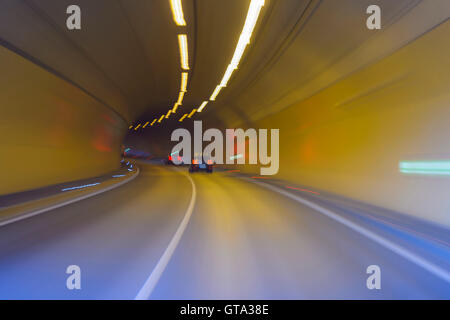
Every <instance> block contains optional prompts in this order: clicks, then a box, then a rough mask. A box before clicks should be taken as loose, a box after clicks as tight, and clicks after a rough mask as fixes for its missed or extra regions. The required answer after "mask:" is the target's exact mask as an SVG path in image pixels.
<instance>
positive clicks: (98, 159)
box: [0, 47, 126, 194]
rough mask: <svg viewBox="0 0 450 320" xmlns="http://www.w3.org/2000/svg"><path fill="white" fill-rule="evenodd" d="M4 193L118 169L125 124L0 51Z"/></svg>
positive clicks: (89, 98)
mask: <svg viewBox="0 0 450 320" xmlns="http://www.w3.org/2000/svg"><path fill="white" fill-rule="evenodd" d="M0 70H1V77H0V109H1V118H0V147H1V148H0V181H1V182H2V183H1V184H0V194H9V193H14V192H19V191H24V190H28V189H34V188H39V187H43V186H47V185H52V184H56V183H61V182H66V181H72V180H78V179H83V178H88V177H93V176H98V175H101V174H104V173H106V172H109V171H112V170H114V169H117V168H118V167H119V164H120V146H121V142H122V140H123V134H124V133H125V132H126V123H125V121H124V120H123V119H122V118H121V117H120V116H119V115H118V114H117V113H115V112H114V111H112V110H111V109H110V108H108V107H107V106H105V105H104V104H102V102H100V101H99V100H98V99H96V98H94V97H93V96H91V95H89V94H87V93H86V92H84V91H83V90H81V89H79V88H78V87H77V86H75V85H73V84H71V83H69V82H67V81H65V80H63V79H62V78H60V77H58V76H56V75H55V74H53V73H51V72H49V71H47V70H46V69H45V68H43V67H41V66H38V65H36V64H34V63H32V62H30V61H29V60H27V59H25V58H23V57H22V56H20V55H18V54H16V53H15V52H13V51H10V50H8V49H6V48H4V47H0Z"/></svg>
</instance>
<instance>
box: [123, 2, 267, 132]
mask: <svg viewBox="0 0 450 320" xmlns="http://www.w3.org/2000/svg"><path fill="white" fill-rule="evenodd" d="M170 6H171V9H172V15H173V20H174V21H175V23H176V25H177V26H181V27H184V26H186V21H185V19H184V13H183V6H182V3H181V0H170ZM263 6H264V0H251V2H250V7H249V9H248V12H247V17H246V19H245V23H244V28H243V29H242V32H241V35H240V36H239V41H238V43H237V45H236V49H235V50H234V54H233V57H232V59H231V62H230V64H229V65H228V67H227V69H226V71H225V73H224V75H223V77H222V79H221V81H220V83H219V84H218V85H217V86H216V88H215V89H214V91H213V93H212V94H211V96H210V97H209V100H206V101H203V102H202V103H201V105H200V106H199V107H198V108H194V109H192V111H191V112H190V113H185V114H184V115H183V116H182V117H181V118H180V119H179V120H178V121H179V122H182V121H183V120H184V119H186V118H191V117H192V116H193V115H194V114H195V113H196V112H202V111H203V109H204V108H205V107H206V105H207V104H208V103H209V102H211V101H215V100H216V98H217V96H218V95H219V93H220V91H221V90H222V88H224V87H226V86H227V85H228V81H229V80H230V78H231V76H232V74H233V72H234V70H236V69H237V68H238V66H239V63H240V60H241V58H242V56H243V54H244V51H245V49H246V48H247V45H248V44H249V43H250V39H251V37H252V33H253V30H254V29H255V25H256V22H257V21H258V17H259V14H260V12H261V9H262V7H263ZM178 45H179V49H180V64H181V68H182V69H183V71H182V72H181V85H180V92H179V94H178V100H177V102H175V104H174V106H173V107H172V108H171V109H170V110H169V111H168V112H167V113H166V114H165V115H161V117H160V118H159V119H154V120H153V121H152V122H151V123H150V122H146V123H145V124H144V125H143V126H142V128H145V127H147V126H148V125H149V124H150V126H153V125H154V124H155V123H156V122H158V123H161V122H162V121H163V119H164V118H166V119H168V118H169V116H170V115H171V114H172V113H175V112H176V111H177V108H178V107H179V106H181V105H182V104H183V98H184V95H185V93H186V92H187V82H188V76H189V73H188V72H187V71H188V70H189V59H188V44H187V35H186V34H179V35H178ZM140 127H141V124H138V125H137V126H136V127H134V130H138V129H139V128H140ZM132 128H133V126H130V129H132Z"/></svg>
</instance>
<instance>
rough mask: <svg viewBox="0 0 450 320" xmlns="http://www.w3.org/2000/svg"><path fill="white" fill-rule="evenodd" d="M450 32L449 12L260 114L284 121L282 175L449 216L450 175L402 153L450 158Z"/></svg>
mask: <svg viewBox="0 0 450 320" xmlns="http://www.w3.org/2000/svg"><path fill="white" fill-rule="evenodd" d="M449 34H450V24H449V23H448V22H444V23H443V24H441V25H439V26H437V27H436V28H434V29H432V30H431V31H430V32H427V33H425V34H424V35H421V36H419V37H418V38H417V40H415V41H413V42H411V43H409V44H408V45H406V46H404V47H403V48H401V49H400V50H397V51H395V52H394V53H393V54H390V55H387V56H385V57H381V58H379V59H377V60H376V61H375V62H374V63H371V64H369V65H368V66H366V67H364V68H361V69H359V70H357V71H356V72H353V73H350V74H349V75H348V76H346V77H344V78H342V79H340V80H339V81H337V82H334V83H330V84H329V85H328V86H326V87H324V89H322V90H319V91H318V92H316V93H315V94H313V95H311V96H309V97H307V98H305V99H303V100H301V101H300V102H297V103H294V104H292V105H290V106H289V107H287V108H285V109H283V110H282V111H279V112H274V113H273V114H271V115H269V116H266V117H264V118H263V119H260V120H258V121H255V122H254V124H253V125H254V127H256V128H279V129H280V171H279V173H278V175H277V176H276V178H281V179H284V180H286V181H291V182H293V183H297V184H303V185H308V186H312V187H315V188H318V189H321V190H324V191H330V192H333V193H336V194H340V195H344V196H347V197H349V198H353V199H357V200H360V201H364V202H366V203H370V204H374V205H377V206H381V207H384V208H388V209H392V210H395V211H399V212H402V213H405V214H411V215H414V216H416V217H419V218H423V219H427V220H431V221H434V222H438V223H441V224H445V225H448V226H449V225H450V215H449V210H450V197H449V195H448V191H449V190H450V177H449V176H448V175H445V174H442V175H428V174H405V173H402V172H400V170H399V164H400V162H402V161H436V160H446V161H449V160H450V140H449V138H450V125H449V119H450V107H449V103H450V91H449V90H448V89H449V88H450V73H449V72H448V71H449V70H450V63H449V59H448V57H449V56H450V44H449V42H448V35H449ZM246 170H248V171H251V172H258V171H259V169H256V167H250V166H247V167H246ZM256 170H258V171H256Z"/></svg>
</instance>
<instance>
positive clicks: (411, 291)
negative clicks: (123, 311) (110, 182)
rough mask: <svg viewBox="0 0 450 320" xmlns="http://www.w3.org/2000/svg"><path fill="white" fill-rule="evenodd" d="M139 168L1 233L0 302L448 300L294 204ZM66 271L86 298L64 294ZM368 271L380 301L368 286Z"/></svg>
mask: <svg viewBox="0 0 450 320" xmlns="http://www.w3.org/2000/svg"><path fill="white" fill-rule="evenodd" d="M139 167H140V175H139V176H138V177H137V178H136V179H134V180H133V181H131V182H129V183H127V184H125V185H123V186H120V187H118V188H116V189H113V190H111V191H108V192H105V193H102V194H99V195H97V196H94V197H92V198H89V199H86V200H82V201H79V202H76V203H73V204H70V205H67V206H65V207H61V208H58V209H55V210H52V211H49V212H46V213H43V214H40V215H37V216H34V217H31V218H29V219H25V220H22V221H18V222H15V223H12V224H9V225H6V226H3V227H1V230H0V298H1V299H135V298H136V297H137V295H138V294H139V292H142V290H143V289H144V291H145V286H146V284H147V285H148V283H149V281H150V282H153V285H154V286H153V287H152V288H151V290H150V291H149V292H148V293H149V298H150V299H329V298H333V299H334V298H336V299H382V298H383V299H394V298H404V299H416V298H425V299H427V298H447V299H448V298H450V286H449V283H448V282H446V281H444V280H443V279H442V278H440V277H439V276H437V275H436V274H433V273H431V272H429V271H428V270H426V268H423V267H421V266H420V265H417V264H415V263H414V262H413V261H411V260H408V259H405V257H404V256H402V255H400V254H398V253H396V252H394V251H392V250H390V249H389V248H387V247H385V246H383V245H380V243H377V242H376V241H373V240H372V239H370V238H368V237H366V236H365V235H364V234H362V233H360V232H356V231H355V230H352V229H351V228H349V227H348V226H346V225H344V224H342V223H340V222H338V221H336V220H334V219H331V218H330V217H328V216H326V215H324V214H322V213H320V212H318V211H317V210H314V209H312V208H311V207H309V206H306V205H304V204H302V203H299V202H298V201H295V200H294V199H292V198H289V197H286V195H283V194H280V193H278V192H275V191H274V190H270V189H268V188H264V187H263V186H261V185H258V184H257V183H252V182H251V181H248V180H247V179H242V178H239V177H238V176H236V175H234V174H230V173H228V172H215V173H213V174H206V173H198V174H197V173H196V174H192V175H190V176H191V177H192V183H191V181H190V179H189V178H188V175H187V174H186V172H187V169H185V168H175V167H173V166H161V165H156V164H149V163H140V164H139ZM194 189H195V191H194ZM291 191H292V193H295V190H291ZM291 191H290V192H291ZM193 192H195V194H194V196H193ZM190 204H193V205H194V207H193V211H192V212H191V215H188V216H187V214H188V213H189V212H187V211H188V208H189V205H190ZM183 223H185V225H184V226H183ZM176 234H178V235H179V236H180V238H179V239H178V240H179V241H176V239H174V236H175V235H176ZM168 247H171V249H172V251H171V250H170V248H169V249H168ZM162 257H163V259H162ZM444 258H445V257H444ZM447 258H448V256H447ZM161 259H162V260H164V261H162V260H161ZM444 260H445V259H444ZM443 262H444V266H445V263H448V261H443ZM69 265H78V266H79V267H80V268H81V290H68V289H67V287H66V280H67V278H68V276H69V275H68V274H66V268H67V267H68V266H69ZM369 265H378V266H379V267H380V269H381V289H380V290H369V289H368V288H367V286H366V280H367V278H368V277H369V275H368V274H367V273H366V269H367V267H368V266H369ZM155 270H156V271H155ZM158 270H159V272H162V273H161V274H160V276H159V275H157V273H158ZM444 270H445V269H444ZM149 279H150V280H149ZM147 289H148V288H147Z"/></svg>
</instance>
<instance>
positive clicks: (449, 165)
mask: <svg viewBox="0 0 450 320" xmlns="http://www.w3.org/2000/svg"><path fill="white" fill-rule="evenodd" d="M399 170H400V172H402V173H407V174H425V175H443V176H450V160H449V161H400V163H399Z"/></svg>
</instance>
